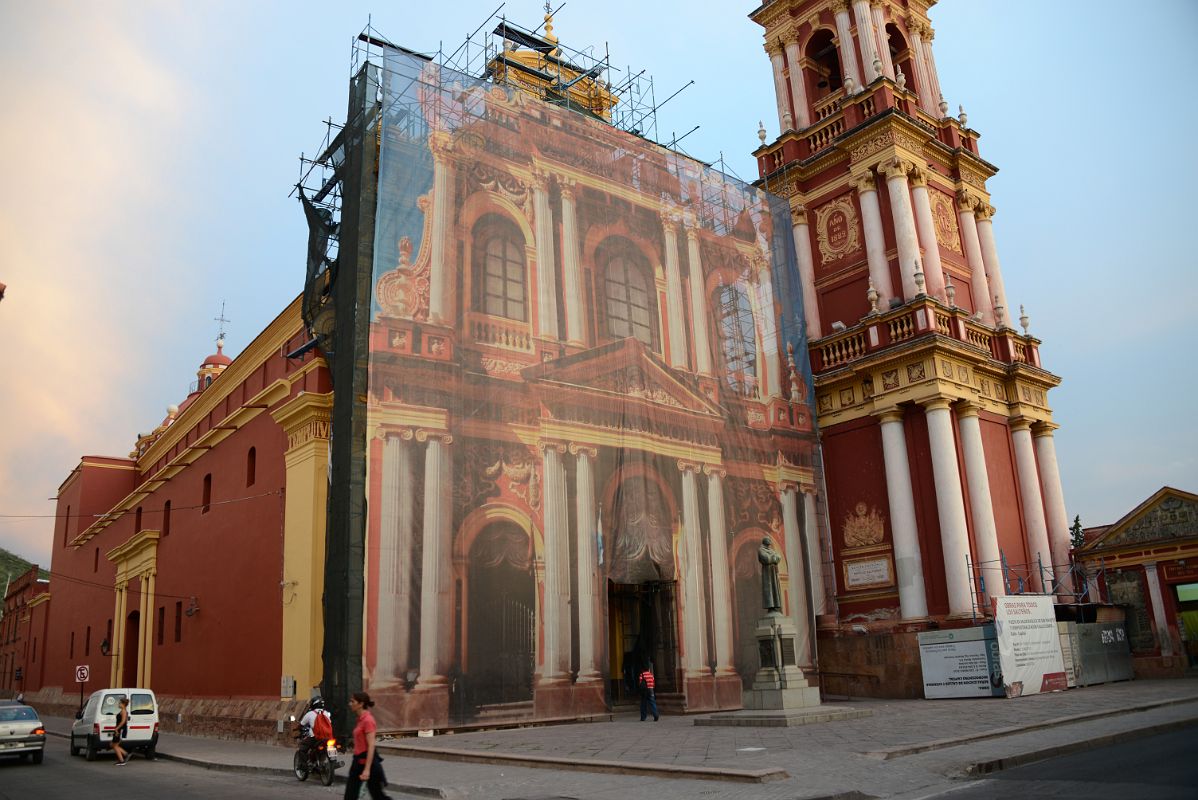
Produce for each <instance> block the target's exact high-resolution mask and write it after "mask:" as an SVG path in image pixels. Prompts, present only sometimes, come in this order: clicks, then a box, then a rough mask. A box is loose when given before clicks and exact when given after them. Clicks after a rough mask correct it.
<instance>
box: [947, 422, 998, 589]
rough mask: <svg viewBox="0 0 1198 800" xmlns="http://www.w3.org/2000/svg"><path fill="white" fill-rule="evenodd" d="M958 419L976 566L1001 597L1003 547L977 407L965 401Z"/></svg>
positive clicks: (988, 584) (987, 584) (987, 585)
mask: <svg viewBox="0 0 1198 800" xmlns="http://www.w3.org/2000/svg"><path fill="white" fill-rule="evenodd" d="M957 421H958V425H959V426H960V430H961V451H962V453H963V454H964V455H965V481H966V483H967V484H968V485H969V507H970V510H971V511H972V512H973V536H974V539H975V540H976V541H977V546H978V551H977V558H976V559H975V561H974V566H975V568H976V569H977V571H978V573H979V574H980V575H981V576H982V579H983V581H984V582H985V585H986V598H987V599H988V598H991V597H1000V596H1002V595H1004V594H1006V593H1007V591H1006V587H1005V586H1003V575H1002V551H1001V550H1000V549H999V546H998V526H997V525H996V524H995V523H994V502H993V500H992V499H991V497H990V475H989V471H988V470H987V469H986V451H985V449H984V448H983V447H982V426H981V422H980V421H979V420H978V407H977V406H975V405H972V404H970V403H964V404H962V405H961V406H959V407H958V409H957ZM972 577H973V576H972V575H971V576H970V578H971V579H972Z"/></svg>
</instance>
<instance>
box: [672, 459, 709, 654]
mask: <svg viewBox="0 0 1198 800" xmlns="http://www.w3.org/2000/svg"><path fill="white" fill-rule="evenodd" d="M678 467H679V469H681V470H682V634H683V637H684V641H685V643H686V658H685V662H684V663H685V667H686V672H687V674H688V675H697V674H701V673H703V672H704V671H705V670H706V668H707V665H706V663H705V662H704V658H703V657H704V653H703V638H704V636H703V634H704V632H705V631H706V630H707V624H706V614H705V613H704V612H705V608H704V603H703V582H704V581H703V558H702V554H701V550H700V546H699V535H700V533H699V493H698V487H697V486H696V484H695V473H696V472H698V470H699V465H698V464H692V463H690V462H686V461H680V462H678Z"/></svg>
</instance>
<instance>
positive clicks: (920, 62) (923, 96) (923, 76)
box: [907, 14, 940, 117]
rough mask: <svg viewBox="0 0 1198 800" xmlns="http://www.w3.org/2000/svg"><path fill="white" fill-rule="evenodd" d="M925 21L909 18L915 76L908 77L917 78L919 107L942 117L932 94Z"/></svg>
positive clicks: (908, 28) (935, 97)
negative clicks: (925, 52) (926, 48)
mask: <svg viewBox="0 0 1198 800" xmlns="http://www.w3.org/2000/svg"><path fill="white" fill-rule="evenodd" d="M924 27H925V26H924V24H923V21H922V20H920V19H919V18H918V17H916V16H915V15H914V14H912V15H910V16H909V17H907V34H908V35H909V36H910V38H911V52H912V53H913V56H912V58H911V63H912V64H913V65H914V67H915V75H914V76H912V75H908V76H907V77H908V78H911V77H914V78H915V89H916V91H918V93H919V105H920V107H921V108H923V110H924V111H926V112H928V113H929V114H931V115H932V116H934V117H938V116H940V112H939V109H938V108H937V106H938V104H939V103H938V100H937V96H936V95H934V94H933V93H932V81H931V78H930V77H929V76H928V68H927V62H926V58H925V56H924V48H923V38H922V37H923V30H924Z"/></svg>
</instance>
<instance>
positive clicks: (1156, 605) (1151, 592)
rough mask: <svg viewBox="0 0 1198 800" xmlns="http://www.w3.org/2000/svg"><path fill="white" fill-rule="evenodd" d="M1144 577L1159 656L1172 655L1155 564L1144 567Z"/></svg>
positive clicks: (1166, 618) (1170, 640) (1167, 623)
mask: <svg viewBox="0 0 1198 800" xmlns="http://www.w3.org/2000/svg"><path fill="white" fill-rule="evenodd" d="M1144 577H1146V578H1147V579H1148V599H1149V601H1150V602H1151V603H1152V624H1153V630H1154V631H1155V632H1156V639H1157V641H1158V642H1160V646H1161V655H1162V656H1171V655H1173V637H1172V636H1170V635H1169V618H1168V617H1167V616H1165V601H1164V598H1163V597H1162V596H1161V579H1160V576H1159V575H1157V572H1156V564H1155V563H1153V564H1145V565H1144Z"/></svg>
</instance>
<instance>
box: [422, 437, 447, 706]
mask: <svg viewBox="0 0 1198 800" xmlns="http://www.w3.org/2000/svg"><path fill="white" fill-rule="evenodd" d="M416 438H417V440H422V439H427V440H428V444H427V445H425V450H424V531H423V540H422V543H423V548H424V550H423V553H422V556H421V563H420V574H421V582H420V677H419V679H418V680H417V683H416V688H417V690H420V689H431V688H434V687H437V686H443V685H445V683H446V679H445V673H446V672H447V671H448V669H449V660H450V657H451V653H452V652H453V635H452V634H451V631H452V629H453V625H452V622H453V617H452V614H451V609H452V605H451V598H452V594H453V593H452V586H451V581H450V575H449V560H450V559H449V543H450V539H451V536H452V530H451V528H452V527H453V491H452V489H451V478H450V476H451V474H452V469H451V467H452V463H451V462H452V459H453V455H452V453H451V452H450V450H449V445H450V444H451V443H452V442H453V437H451V436H449V435H448V434H444V433H429V432H426V431H418V432H417V433H416Z"/></svg>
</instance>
